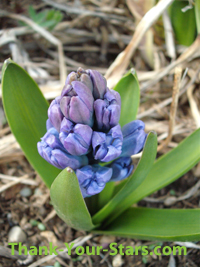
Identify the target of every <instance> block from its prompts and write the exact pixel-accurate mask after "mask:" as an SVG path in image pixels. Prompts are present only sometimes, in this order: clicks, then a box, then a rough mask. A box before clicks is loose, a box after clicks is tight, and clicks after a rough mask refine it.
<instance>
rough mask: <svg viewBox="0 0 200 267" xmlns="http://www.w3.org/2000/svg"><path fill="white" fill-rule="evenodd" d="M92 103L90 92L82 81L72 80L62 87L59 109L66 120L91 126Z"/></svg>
mask: <svg viewBox="0 0 200 267" xmlns="http://www.w3.org/2000/svg"><path fill="white" fill-rule="evenodd" d="M93 103H94V98H93V96H92V92H91V91H90V89H89V88H88V87H87V86H86V85H85V84H84V83H82V82H80V81H72V82H71V85H69V84H68V85H66V86H65V87H64V88H63V92H62V95H61V100H60V109H61V111H62V113H63V114H64V116H65V117H66V118H67V119H68V120H70V121H72V122H74V123H80V124H86V125H89V126H91V127H92V125H93V111H94V109H93Z"/></svg>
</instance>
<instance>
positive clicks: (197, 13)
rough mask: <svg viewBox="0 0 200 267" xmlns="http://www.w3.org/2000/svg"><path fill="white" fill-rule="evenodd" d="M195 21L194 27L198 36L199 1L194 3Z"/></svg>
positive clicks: (199, 21) (199, 27)
mask: <svg viewBox="0 0 200 267" xmlns="http://www.w3.org/2000/svg"><path fill="white" fill-rule="evenodd" d="M194 9H195V19H196V26H197V32H198V34H200V1H199V0H196V1H195V6H194Z"/></svg>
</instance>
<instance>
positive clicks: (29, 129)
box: [2, 60, 60, 187]
mask: <svg viewBox="0 0 200 267" xmlns="http://www.w3.org/2000/svg"><path fill="white" fill-rule="evenodd" d="M2 95H3V105H4V110H5V113H6V117H7V119H8V123H9V125H10V128H11V131H12V132H13V134H14V136H15V138H16V139H17V141H18V143H19V144H20V146H21V148H22V150H23V151H24V153H25V155H26V157H27V159H28V160H29V162H30V163H31V165H32V166H33V168H34V169H35V170H36V171H37V172H38V173H39V175H40V176H41V178H42V179H43V180H44V182H45V184H46V185H47V186H48V187H50V186H51V183H52V182H53V180H54V178H55V177H56V176H57V175H58V173H59V172H60V170H59V169H57V168H55V167H53V166H52V165H50V164H49V163H48V162H46V161H45V160H44V159H43V158H42V157H41V156H40V155H39V154H38V151H37V142H38V141H40V138H41V137H42V136H43V135H44V134H45V132H46V120H47V109H48V102H47V101H46V100H45V98H44V96H43V95H42V93H41V91H40V89H39V88H38V86H37V84H36V83H35V82H34V81H33V79H32V78H31V77H30V76H29V75H28V74H27V72H26V71H25V70H24V69H22V68H21V67H20V66H18V65H17V64H16V63H14V62H13V61H12V60H6V62H5V63H4V67H3V77H2Z"/></svg>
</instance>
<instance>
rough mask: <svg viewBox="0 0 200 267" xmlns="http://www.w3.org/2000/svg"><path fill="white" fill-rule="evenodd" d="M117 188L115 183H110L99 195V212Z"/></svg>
mask: <svg viewBox="0 0 200 267" xmlns="http://www.w3.org/2000/svg"><path fill="white" fill-rule="evenodd" d="M114 188H115V182H109V183H107V184H106V186H105V188H104V189H103V190H102V191H101V193H99V194H98V210H100V209H101V208H103V207H104V206H105V205H106V204H107V203H108V201H109V200H110V199H111V197H112V195H113V191H114Z"/></svg>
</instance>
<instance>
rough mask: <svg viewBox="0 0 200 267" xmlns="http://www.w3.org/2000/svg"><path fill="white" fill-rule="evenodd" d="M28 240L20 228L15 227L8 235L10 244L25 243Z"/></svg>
mask: <svg viewBox="0 0 200 267" xmlns="http://www.w3.org/2000/svg"><path fill="white" fill-rule="evenodd" d="M25 240H26V234H25V233H24V231H23V230H22V229H21V228H20V227H19V226H14V227H12V228H11V229H10V231H9V233H8V242H16V243H19V242H22V243H23V242H24V241H25Z"/></svg>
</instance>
